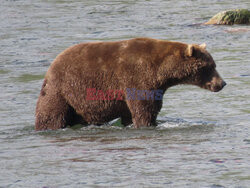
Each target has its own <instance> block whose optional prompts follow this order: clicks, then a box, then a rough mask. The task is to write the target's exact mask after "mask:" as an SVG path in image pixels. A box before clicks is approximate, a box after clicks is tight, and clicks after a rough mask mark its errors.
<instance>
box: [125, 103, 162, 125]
mask: <svg viewBox="0 0 250 188" xmlns="http://www.w3.org/2000/svg"><path fill="white" fill-rule="evenodd" d="M127 105H128V107H129V110H130V112H131V115H132V121H133V125H134V127H135V128H139V127H148V126H156V118H157V115H158V113H159V111H160V109H161V102H160V101H152V100H129V101H127Z"/></svg>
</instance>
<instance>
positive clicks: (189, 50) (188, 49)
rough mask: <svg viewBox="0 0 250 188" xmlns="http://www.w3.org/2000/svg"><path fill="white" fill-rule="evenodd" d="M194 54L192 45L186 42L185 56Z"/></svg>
mask: <svg viewBox="0 0 250 188" xmlns="http://www.w3.org/2000/svg"><path fill="white" fill-rule="evenodd" d="M193 54H194V45H193V44H188V46H187V49H186V56H187V57H192V56H193Z"/></svg>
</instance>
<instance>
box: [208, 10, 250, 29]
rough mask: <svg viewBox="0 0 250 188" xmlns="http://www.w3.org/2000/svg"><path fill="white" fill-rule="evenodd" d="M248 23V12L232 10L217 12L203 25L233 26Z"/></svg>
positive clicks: (249, 19)
mask: <svg viewBox="0 0 250 188" xmlns="http://www.w3.org/2000/svg"><path fill="white" fill-rule="evenodd" d="M249 23H250V11H249V10H247V9H234V10H227V11H223V12H219V13H218V14H216V15H215V16H214V17H212V18H211V19H210V20H209V21H208V22H206V23H205V24H206V25H210V24H218V25H233V24H249Z"/></svg>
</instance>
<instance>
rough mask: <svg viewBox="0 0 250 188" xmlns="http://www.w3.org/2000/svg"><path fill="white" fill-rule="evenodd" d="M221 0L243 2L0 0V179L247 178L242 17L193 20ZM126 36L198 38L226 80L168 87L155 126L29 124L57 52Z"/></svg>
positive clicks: (19, 182) (151, 181) (244, 1)
mask: <svg viewBox="0 0 250 188" xmlns="http://www.w3.org/2000/svg"><path fill="white" fill-rule="evenodd" d="M231 8H248V9H249V8H250V2H249V0H238V1H235V0H227V1H220V0H210V1H207V0H193V1H184V0H179V1H174V0H170V1H164V0H147V1H142V0H138V1H136V0H129V1H128V0H113V1H100V0H92V1H87V0H83V1H80V0H75V1H66V0H54V1H42V0H36V1H31V0H1V3H0V120H1V121H0V187H15V188H16V187H51V188H54V187H60V188H61V187H65V188H66V187H211V188H219V187H237V188H238V187H249V185H250V157H249V156H250V136H249V126H250V62H249V59H250V53H249V51H250V49H249V46H250V32H249V31H244V29H246V30H249V26H239V25H235V26H204V25H200V24H199V23H203V22H205V21H207V20H208V19H209V18H210V17H211V16H213V15H214V14H216V13H217V12H219V11H222V10H226V9H231ZM239 28H243V30H239V31H238V32H235V31H237V30H238V29H239ZM133 37H151V38H158V39H168V40H174V41H181V42H186V43H203V42H205V43H207V48H208V51H209V52H210V53H211V54H212V56H213V57H214V59H215V61H216V63H217V67H218V68H217V69H218V71H219V72H220V74H221V76H222V77H223V78H224V79H225V81H226V82H227V84H228V85H227V86H226V87H225V88H224V89H223V90H222V91H221V92H219V93H212V92H209V91H205V90H202V89H200V88H197V87H194V86H177V87H173V88H171V89H169V90H168V91H167V92H166V94H165V96H164V105H163V108H162V111H161V113H160V115H159V117H158V123H159V126H158V127H156V128H145V129H139V130H135V129H133V128H122V127H119V126H116V125H117V124H118V123H119V120H117V121H113V122H110V123H109V124H108V125H103V126H101V127H97V126H94V125H93V126H89V127H83V128H79V127H74V128H66V129H64V130H58V131H42V132H36V131H34V120H35V118H34V111H35V105H36V100H37V98H38V95H39V91H40V88H41V85H42V81H43V80H42V79H43V76H44V74H45V72H46V71H47V69H48V67H49V65H50V62H52V61H53V59H54V58H55V57H56V55H57V54H58V53H60V52H61V51H62V50H64V49H65V48H67V47H69V46H71V45H74V44H77V43H80V42H85V41H97V40H98V41H99V40H103V41H110V40H122V39H128V38H133Z"/></svg>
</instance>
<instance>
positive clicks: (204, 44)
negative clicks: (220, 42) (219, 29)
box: [199, 43, 207, 50]
mask: <svg viewBox="0 0 250 188" xmlns="http://www.w3.org/2000/svg"><path fill="white" fill-rule="evenodd" d="M199 46H200V48H202V49H204V50H205V49H206V47H207V45H206V43H203V44H200V45H199Z"/></svg>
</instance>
